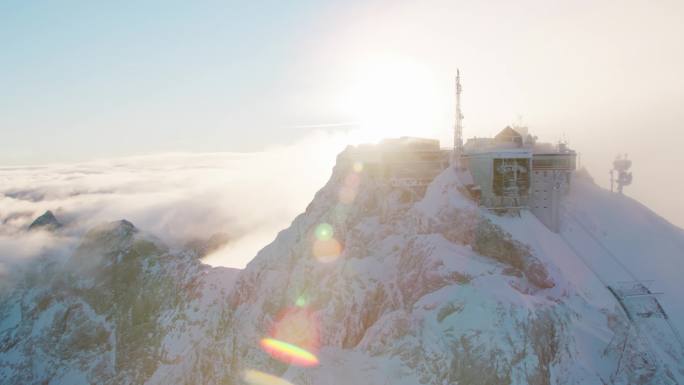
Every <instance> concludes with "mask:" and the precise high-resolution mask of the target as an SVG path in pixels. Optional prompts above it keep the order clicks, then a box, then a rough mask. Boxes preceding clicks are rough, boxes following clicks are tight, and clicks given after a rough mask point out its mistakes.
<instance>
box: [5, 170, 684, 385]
mask: <svg viewBox="0 0 684 385" xmlns="http://www.w3.org/2000/svg"><path fill="white" fill-rule="evenodd" d="M340 159H341V158H340ZM464 191H465V189H464V188H463V186H462V184H461V183H460V181H459V176H458V175H457V174H456V173H455V172H454V171H453V170H452V169H447V170H445V171H444V172H443V173H442V174H441V175H440V176H439V177H438V178H437V179H436V180H435V181H433V183H432V184H431V185H430V186H429V188H428V190H427V192H426V194H425V196H424V197H423V198H422V199H420V200H417V201H415V200H413V199H412V198H411V197H410V196H408V197H407V195H406V194H405V192H403V191H401V190H399V189H393V188H388V187H387V186H384V185H380V184H376V182H375V181H374V180H373V179H371V178H369V177H368V176H367V175H365V173H364V172H363V171H362V170H360V168H359V167H354V166H353V165H352V164H348V163H345V162H341V161H340V162H338V164H337V165H336V167H335V169H334V170H333V174H332V176H331V179H330V180H329V182H328V183H327V184H326V185H325V186H324V187H323V188H322V189H321V190H320V191H319V192H318V193H317V194H316V196H315V197H314V199H313V201H312V202H311V204H310V205H309V206H308V207H307V209H306V212H304V213H303V214H301V215H299V216H298V217H297V218H296V219H295V220H294V221H293V223H292V225H291V226H290V227H289V228H288V229H286V230H283V231H282V232H281V233H280V234H279V235H278V237H277V238H276V240H274V241H273V242H272V243H271V244H270V245H268V246H266V247H265V248H264V249H263V250H261V252H259V254H258V255H257V256H256V257H255V258H254V260H253V261H252V262H251V263H250V264H249V265H248V266H247V267H246V268H245V269H244V270H243V271H240V272H237V273H236V272H235V271H232V270H230V271H228V270H226V269H212V268H209V267H207V266H205V265H202V264H201V263H200V262H199V261H198V260H197V258H196V257H197V255H196V253H193V252H179V251H170V250H168V249H167V248H166V247H165V246H164V245H162V244H161V243H160V242H159V241H158V240H156V239H154V238H152V237H149V236H147V235H145V234H144V232H142V231H140V230H138V229H136V228H135V227H134V226H133V225H132V224H130V223H128V222H125V221H122V222H115V223H113V224H109V225H105V226H101V227H99V228H96V229H94V230H92V231H91V232H90V233H89V234H88V235H86V237H85V239H84V240H83V243H82V245H81V246H80V247H79V248H78V250H77V251H76V252H75V253H74V254H73V255H72V256H71V257H70V258H69V260H68V261H67V262H65V263H48V262H49V261H47V260H43V261H40V263H36V264H34V266H33V267H32V268H31V269H30V271H28V272H27V273H26V274H27V278H26V279H25V280H24V281H23V282H22V284H21V285H19V286H17V287H15V288H13V289H12V290H11V291H7V292H5V293H3V295H2V300H1V302H0V383H16V382H19V383H50V384H59V383H64V384H67V383H68V384H79V383H84V384H86V383H93V382H94V383H112V384H113V383H116V384H119V383H130V384H135V383H142V382H146V383H150V384H161V383H193V384H197V383H201V384H240V383H244V382H245V379H247V380H250V378H251V377H250V376H249V375H247V376H246V374H249V373H254V372H253V371H260V372H265V373H269V374H271V375H275V376H278V377H281V378H284V379H286V380H288V381H290V382H291V383H293V384H298V385H304V384H340V383H342V384H346V383H359V384H386V383H398V384H416V383H423V384H454V383H460V384H596V383H608V384H610V383H613V384H675V383H684V367H683V365H682V364H681V362H684V352H682V347H681V345H679V344H678V342H677V340H676V337H674V338H668V336H670V334H668V333H672V331H671V330H670V329H669V328H668V324H667V323H666V322H664V321H663V320H662V319H661V318H658V317H657V314H656V315H655V316H651V317H645V316H644V317H641V318H639V319H636V318H631V316H630V314H629V313H626V312H625V310H624V308H623V307H622V306H621V305H620V303H619V302H618V300H617V299H616V297H615V296H614V295H613V294H611V292H610V290H609V289H608V288H607V286H611V285H613V286H615V285H617V282H618V281H622V280H623V279H622V277H621V276H620V274H625V275H627V276H629V273H618V272H617V270H616V269H615V268H613V267H612V266H613V265H615V264H617V265H620V264H624V265H628V269H629V271H633V272H638V273H640V274H644V275H648V277H646V278H653V279H657V284H659V285H662V290H664V291H666V294H665V295H664V296H663V297H662V299H661V302H662V304H663V306H664V308H665V310H666V311H667V314H669V315H670V321H672V322H671V323H672V324H675V325H676V324H677V323H678V322H679V321H680V320H681V308H680V307H678V306H680V305H678V304H677V303H676V301H674V300H673V298H677V296H678V295H682V294H684V290H683V289H682V287H681V283H680V282H677V281H676V280H674V279H673V277H674V276H673V275H672V274H674V272H677V271H682V265H681V264H682V261H681V256H680V255H678V254H677V250H681V245H683V244H684V235H683V234H682V232H681V230H679V229H676V228H674V227H672V226H671V225H669V224H668V223H666V222H665V221H663V220H662V219H660V218H659V217H657V216H656V215H655V214H653V213H652V212H650V211H649V210H647V209H646V208H644V207H643V206H640V205H639V204H638V203H636V202H634V201H631V200H629V199H627V198H624V197H617V196H615V195H608V194H607V193H606V192H605V191H602V190H600V189H599V188H597V187H596V186H594V185H593V184H592V183H591V181H590V180H589V179H588V178H587V177H586V176H582V175H578V176H577V177H576V183H574V184H573V189H572V192H571V196H570V198H569V200H568V202H567V205H566V208H565V216H566V217H567V218H568V219H567V220H565V221H564V222H563V223H564V225H563V228H562V231H561V233H560V234H554V233H552V232H550V231H548V230H547V229H546V228H545V227H544V226H543V225H541V224H540V223H539V221H538V220H537V219H536V218H535V217H534V216H532V215H531V214H529V213H526V212H523V213H522V214H520V215H508V216H496V215H493V214H491V213H488V212H485V211H482V210H481V209H480V208H478V207H477V206H476V205H475V204H474V203H473V202H472V201H470V200H469V199H468V198H467V196H466V194H464V193H463V192H464ZM569 218H572V219H569ZM585 228H587V229H589V230H588V231H589V232H590V233H591V234H587V230H585ZM591 229H593V230H591ZM580 230H582V231H580ZM590 241H591V242H590ZM592 242H594V243H592ZM606 250H609V251H606ZM648 251H650V252H651V253H650V254H649V253H648ZM655 254H657V256H655ZM614 258H618V262H615V261H614V260H613V259H614ZM638 278H639V279H643V278H642V277H641V276H639V277H638ZM654 285H655V283H654ZM656 289H657V290H660V289H658V288H655V289H654V290H656ZM647 305H648V304H646V305H644V306H647ZM635 306H636V305H635ZM661 321H663V322H661ZM265 338H272V339H275V340H278V341H283V342H288V343H290V344H293V345H296V346H299V347H302V348H305V349H306V350H308V351H309V352H311V353H313V354H314V355H315V362H314V361H309V362H296V361H292V360H290V363H293V365H288V364H287V363H286V362H285V361H288V357H287V356H286V355H283V354H282V352H281V353H280V354H278V352H274V351H272V350H269V349H264V348H263V346H265V345H264V339H265Z"/></svg>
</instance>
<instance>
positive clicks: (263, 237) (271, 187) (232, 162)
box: [0, 132, 348, 267]
mask: <svg viewBox="0 0 684 385" xmlns="http://www.w3.org/2000/svg"><path fill="white" fill-rule="evenodd" d="M346 139H348V138H347V136H346V135H345V134H330V133H324V132H318V133H316V134H314V135H313V136H312V137H309V138H306V139H304V140H302V141H300V142H297V143H295V144H293V145H289V146H283V147H278V148H272V149H270V150H268V151H264V152H259V153H248V154H247V153H245V154H241V153H203V154H192V153H173V154H159V155H149V156H135V157H126V158H117V159H107V160H99V161H92V162H86V163H77V164H53V165H46V166H40V167H12V168H0V182H1V184H0V223H2V226H1V227H0V255H2V256H3V257H0V263H1V262H3V261H4V262H5V263H7V262H8V261H10V262H11V261H14V260H18V259H25V258H28V257H32V256H38V255H45V253H47V252H54V251H55V249H58V248H60V247H62V248H63V247H66V246H70V247H73V245H74V244H75V243H76V242H77V239H78V238H79V237H80V235H82V234H83V233H84V232H85V231H87V230H88V229H89V228H91V227H93V226H94V225H96V224H98V223H101V222H105V221H114V220H118V219H127V220H129V221H131V222H132V223H134V224H135V225H136V227H138V228H140V229H141V230H144V231H148V232H150V233H152V234H154V235H156V236H158V237H159V238H161V239H162V240H164V241H165V242H167V243H168V244H169V245H170V246H172V247H173V246H180V245H183V244H184V243H185V242H187V241H188V240H191V239H195V238H204V239H206V238H208V237H210V236H211V235H212V234H215V233H220V232H224V233H227V234H228V235H229V236H230V237H231V238H232V241H231V243H230V244H229V245H228V247H226V248H224V249H222V250H220V251H219V252H217V253H216V254H214V255H212V256H211V257H210V258H208V259H207V261H208V262H209V263H211V264H215V265H223V266H229V267H243V266H244V265H246V263H247V262H249V260H251V259H252V258H253V257H254V255H256V253H257V251H258V250H259V249H260V248H261V247H263V246H265V245H266V244H267V243H268V242H270V241H271V240H273V239H274V238H275V235H276V234H277V232H278V231H279V230H281V229H283V228H285V227H287V226H288V225H289V223H290V221H291V220H292V219H294V217H295V216H296V215H297V214H298V213H300V212H301V211H303V210H304V208H305V207H306V205H307V204H308V203H309V202H310V201H311V199H312V198H313V195H314V193H315V192H316V191H317V190H318V189H319V188H320V187H322V186H323V184H324V183H325V181H326V180H327V178H328V177H329V175H330V173H331V169H332V166H333V165H334V162H335V157H336V155H337V154H338V153H339V151H341V149H342V148H343V143H345V141H346ZM45 210H52V211H53V213H55V215H56V216H57V218H58V220H60V221H62V222H63V223H64V224H66V225H67V226H66V228H65V229H64V230H63V231H62V232H61V233H60V235H58V236H53V235H51V234H48V233H45V232H31V233H28V232H27V230H26V229H27V227H28V225H29V224H30V223H31V221H33V219H35V217H37V216H38V215H40V214H42V213H43V212H44V211H45Z"/></svg>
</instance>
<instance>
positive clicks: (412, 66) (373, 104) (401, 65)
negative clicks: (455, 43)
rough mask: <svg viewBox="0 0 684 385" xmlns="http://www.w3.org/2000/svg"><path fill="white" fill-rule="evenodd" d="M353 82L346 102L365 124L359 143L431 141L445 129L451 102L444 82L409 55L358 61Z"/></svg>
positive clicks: (356, 138) (361, 126)
mask: <svg viewBox="0 0 684 385" xmlns="http://www.w3.org/2000/svg"><path fill="white" fill-rule="evenodd" d="M352 79H353V80H352V81H351V82H350V84H349V85H348V86H347V87H346V90H345V91H344V92H343V93H342V94H343V96H342V97H341V100H340V103H341V106H342V108H343V109H344V110H346V111H347V112H348V113H349V114H350V115H351V116H354V117H355V120H356V121H358V122H359V129H358V130H357V131H358V132H355V134H354V138H353V139H354V141H360V142H377V141H379V140H381V139H383V138H387V137H399V136H423V137H425V136H428V137H430V136H434V134H435V133H436V132H438V131H439V130H441V129H444V127H440V126H441V125H442V124H443V123H442V122H441V120H442V118H443V116H444V112H445V111H444V109H445V102H446V103H448V102H449V100H445V99H448V97H447V96H446V95H445V94H444V89H445V84H444V82H443V80H442V81H441V80H440V79H439V78H438V76H437V75H436V73H435V71H433V70H432V69H431V68H430V67H429V66H428V65H426V64H424V63H421V62H419V61H417V60H415V59H413V58H410V57H406V56H396V55H380V56H375V57H370V58H365V59H363V60H360V61H359V62H358V63H355V64H354V66H353V74H352ZM440 81H441V82H440Z"/></svg>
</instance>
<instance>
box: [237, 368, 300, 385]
mask: <svg viewBox="0 0 684 385" xmlns="http://www.w3.org/2000/svg"><path fill="white" fill-rule="evenodd" d="M242 379H243V380H245V382H246V383H248V384H250V385H292V383H291V382H290V381H286V380H284V379H282V378H280V377H276V376H274V375H272V374H268V373H264V372H261V371H258V370H252V369H249V370H245V372H244V373H243V374H242Z"/></svg>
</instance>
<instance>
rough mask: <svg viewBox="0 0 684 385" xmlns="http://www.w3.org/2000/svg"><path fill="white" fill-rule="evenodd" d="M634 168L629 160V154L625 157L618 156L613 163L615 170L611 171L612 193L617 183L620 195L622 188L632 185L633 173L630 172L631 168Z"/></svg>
mask: <svg viewBox="0 0 684 385" xmlns="http://www.w3.org/2000/svg"><path fill="white" fill-rule="evenodd" d="M630 167H632V161H631V160H629V159H628V158H627V154H625V156H624V157H622V156H621V155H618V156H617V157H616V158H615V160H614V161H613V169H612V170H610V191H611V192H612V191H613V183H614V182H616V183H617V190H618V193H619V194H622V188H623V187H624V186H629V185H630V184H632V173H631V172H628V171H627V170H629V168H630ZM614 173H617V179H615V178H614Z"/></svg>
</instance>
